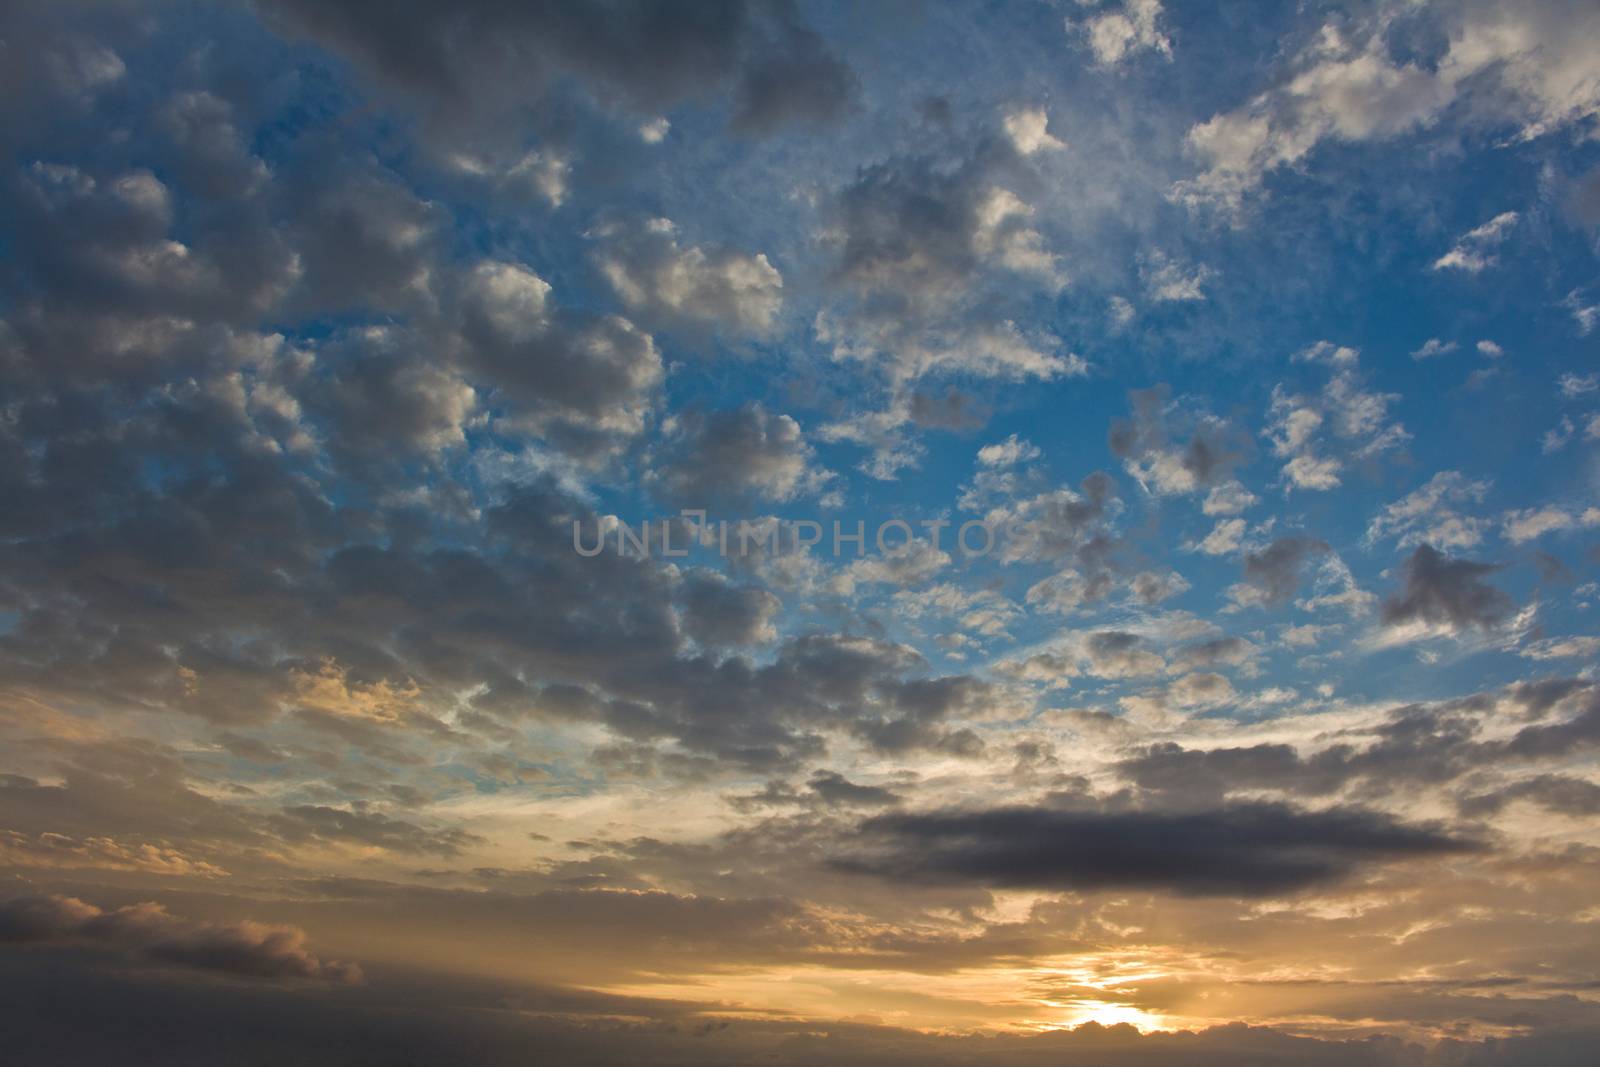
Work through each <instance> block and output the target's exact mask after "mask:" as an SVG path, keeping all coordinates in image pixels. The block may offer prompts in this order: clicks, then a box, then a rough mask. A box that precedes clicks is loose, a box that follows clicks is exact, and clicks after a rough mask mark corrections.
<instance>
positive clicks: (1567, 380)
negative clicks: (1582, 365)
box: [1556, 373, 1600, 400]
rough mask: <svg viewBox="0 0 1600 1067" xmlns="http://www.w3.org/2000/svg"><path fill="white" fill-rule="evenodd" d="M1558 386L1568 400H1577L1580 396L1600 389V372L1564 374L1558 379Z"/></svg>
mask: <svg viewBox="0 0 1600 1067" xmlns="http://www.w3.org/2000/svg"><path fill="white" fill-rule="evenodd" d="M1556 387H1557V388H1558V389H1560V390H1561V395H1562V396H1564V397H1566V398H1567V399H1568V400H1576V399H1577V398H1578V397H1580V396H1587V395H1588V394H1590V393H1593V392H1595V391H1596V390H1600V374H1584V375H1578V374H1572V373H1567V374H1563V375H1562V376H1561V377H1560V378H1558V379H1556Z"/></svg>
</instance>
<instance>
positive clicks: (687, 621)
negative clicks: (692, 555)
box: [683, 568, 783, 648]
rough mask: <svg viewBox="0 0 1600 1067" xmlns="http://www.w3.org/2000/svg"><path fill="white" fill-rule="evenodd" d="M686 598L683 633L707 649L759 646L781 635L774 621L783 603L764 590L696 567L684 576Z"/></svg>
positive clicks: (684, 595)
mask: <svg viewBox="0 0 1600 1067" xmlns="http://www.w3.org/2000/svg"><path fill="white" fill-rule="evenodd" d="M683 598H684V599H683V603H684V609H683V628H684V632H685V633H687V634H688V635H689V636H690V637H692V638H694V639H695V640H696V641H697V642H699V643H700V644H701V645H704V646H705V647H707V648H737V647H743V646H748V645H759V644H764V643H766V642H768V641H771V640H773V639H775V638H776V637H777V636H778V633H777V630H776V629H774V627H773V625H772V620H773V619H774V618H775V617H776V616H777V614H778V611H779V609H781V608H782V607H783V604H782V602H781V601H780V600H779V599H778V598H777V597H775V596H773V595H772V594H771V593H769V592H767V591H766V590H765V589H758V588H753V587H750V586H737V585H734V584H732V583H731V582H729V581H728V580H727V579H726V578H724V577H722V576H721V575H719V574H717V573H716V572H714V571H708V570H705V569H704V568H695V569H694V570H692V571H690V572H689V574H688V576H687V577H686V578H685V579H684V594H683Z"/></svg>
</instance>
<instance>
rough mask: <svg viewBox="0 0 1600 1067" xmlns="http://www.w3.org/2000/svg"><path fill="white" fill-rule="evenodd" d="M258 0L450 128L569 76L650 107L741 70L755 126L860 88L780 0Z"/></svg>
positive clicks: (740, 91)
mask: <svg viewBox="0 0 1600 1067" xmlns="http://www.w3.org/2000/svg"><path fill="white" fill-rule="evenodd" d="M256 6H257V7H258V8H259V9H260V10H261V11H262V12H263V13H264V14H265V15H266V16H267V17H268V19H269V21H271V22H272V23H273V24H275V25H278V26H280V27H282V28H283V29H285V30H286V31H288V32H289V33H291V34H294V35H303V36H305V37H307V38H310V39H311V40H314V41H316V42H318V43H319V44H322V45H324V46H325V47H327V48H329V49H331V50H332V51H334V52H336V53H338V54H340V55H343V56H345V57H346V58H348V59H349V60H350V61H351V62H352V63H353V64H355V66H356V67H357V68H358V69H360V70H361V71H362V72H363V73H365V74H367V75H368V76H370V77H372V78H374V79H376V80H377V82H378V83H379V84H380V85H382V86H383V87H385V88H386V89H388V90H391V91H393V92H395V93H397V94H398V95H399V96H400V97H401V98H402V99H404V100H406V101H409V102H411V103H412V104H414V105H415V106H417V107H419V108H420V109H421V111H422V114H423V116H424V117H425V118H426V119H428V120H429V121H430V125H431V126H432V128H434V129H435V130H436V131H439V132H452V131H450V127H451V126H452V125H454V126H458V127H459V126H461V125H465V126H467V127H468V128H469V129H472V130H473V131H474V132H478V133H486V132H488V131H489V130H490V128H491V127H492V126H493V125H494V124H495V123H496V122H506V121H515V120H516V119H517V118H518V117H522V116H526V115H527V114H528V112H530V111H531V110H533V109H534V108H536V107H537V106H538V105H539V104H540V103H541V102H542V98H543V97H544V96H545V95H546V94H547V93H549V92H550V91H551V90H552V89H553V88H554V87H555V86H556V84H557V82H558V81H559V80H560V79H563V78H571V79H575V80H576V81H577V82H578V83H579V84H581V85H582V86H584V88H585V89H587V90H588V92H589V93H590V94H591V95H592V96H593V97H594V98H595V99H597V100H598V101H600V102H601V103H602V104H607V105H622V106H625V107H627V108H630V109H632V110H634V111H636V112H640V113H644V114H660V113H661V112H662V111H663V110H664V109H666V108H669V107H671V106H672V105H673V104H675V103H677V102H679V101H681V100H684V99H686V98H691V97H696V96H702V95H705V94H708V93H711V92H715V91H719V90H722V89H724V88H726V87H727V86H728V85H729V83H730V82H731V83H733V85H734V116H733V120H734V124H735V127H736V128H738V129H740V130H746V131H750V132H757V133H764V132H768V131H770V130H773V129H775V128H778V127H780V126H783V125H785V124H787V123H789V122H793V121H806V122H827V121H831V120H833V119H836V118H838V117H840V116H841V115H842V114H843V113H844V112H845V110H847V109H848V107H849V106H850V104H851V101H852V100H853V98H854V95H855V92H856V82H855V76H854V74H853V73H852V72H851V71H850V69H849V67H848V66H846V65H845V64H844V63H843V62H842V61H841V60H839V59H838V58H837V57H836V56H834V55H833V53H832V52H831V51H830V50H829V49H828V48H827V46H826V45H825V44H824V43H823V42H822V41H821V40H820V39H819V38H818V37H817V36H816V34H815V33H814V32H812V31H811V30H810V29H808V28H807V27H806V26H805V25H804V24H803V23H802V22H801V20H800V18H799V15H798V13H797V12H796V10H795V9H794V7H793V6H791V5H790V4H788V3H784V2H782V0H773V2H769V3H759V2H758V3H747V2H744V0H713V2H710V3H704V4H694V5H690V6H687V7H678V6H672V7H666V6H662V5H659V4H652V3H648V2H641V0H584V2H581V3H559V2H550V0H534V2H530V3H521V4H505V3H499V2H496V0H473V2H470V3H464V4H456V5H452V6H451V7H450V8H449V9H441V8H439V7H437V6H435V5H432V4H428V3H424V2H410V0H407V2H405V3H402V4H399V5H387V4H375V3H369V2H364V0H338V2H335V3H314V2H308V0H259V2H258V3H257V5H256ZM455 132H458V131H455Z"/></svg>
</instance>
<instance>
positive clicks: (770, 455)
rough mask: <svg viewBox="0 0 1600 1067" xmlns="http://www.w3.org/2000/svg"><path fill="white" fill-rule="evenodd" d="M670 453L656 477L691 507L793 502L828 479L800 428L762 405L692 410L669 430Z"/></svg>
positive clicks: (662, 484)
mask: <svg viewBox="0 0 1600 1067" xmlns="http://www.w3.org/2000/svg"><path fill="white" fill-rule="evenodd" d="M666 430H667V441H668V448H667V453H666V455H664V456H663V457H662V460H661V462H660V463H659V464H658V465H657V466H656V469H655V470H654V472H653V477H655V478H656V479H658V481H659V483H660V485H661V486H662V487H663V488H664V489H665V490H666V491H667V492H668V493H669V494H671V496H673V497H674V498H675V499H677V500H679V501H681V502H682V503H684V504H685V506H688V507H710V506H712V505H715V504H717V503H719V502H725V501H729V500H738V499H740V498H745V497H751V498H756V499H760V500H771V501H784V500H792V499H794V498H795V497H796V496H799V495H801V494H804V493H810V492H814V491H816V490H817V489H818V488H819V487H820V486H821V484H822V482H823V481H825V480H826V477H827V475H826V473H825V472H823V471H821V470H819V469H817V468H816V467H815V466H814V465H813V451H812V448H811V446H810V445H809V444H807V443H806V440H805V435H804V434H803V433H802V432H801V429H800V424H799V423H798V422H796V421H795V420H794V419H792V418H790V417H789V416H788V415H777V414H773V413H771V412H768V411H767V410H766V408H764V407H762V406H761V405H760V404H758V403H754V402H751V403H748V404H744V405H742V406H740V407H737V408H732V409H728V410H721V411H700V410H695V409H691V410H688V411H685V412H682V413H681V414H679V415H677V416H675V417H674V419H673V421H672V422H671V423H670V424H669V425H668V426H667V427H666Z"/></svg>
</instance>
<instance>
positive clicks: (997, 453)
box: [978, 434, 1042, 467]
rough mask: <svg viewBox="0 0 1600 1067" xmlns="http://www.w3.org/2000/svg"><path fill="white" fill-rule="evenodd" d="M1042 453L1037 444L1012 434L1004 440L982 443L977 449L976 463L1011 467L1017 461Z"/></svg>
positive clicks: (1027, 459)
mask: <svg viewBox="0 0 1600 1067" xmlns="http://www.w3.org/2000/svg"><path fill="white" fill-rule="evenodd" d="M1040 455H1042V453H1041V452H1040V451H1039V448H1038V446H1037V445H1033V444H1029V443H1028V442H1027V441H1024V440H1022V439H1020V438H1019V437H1017V435H1016V434H1012V435H1011V436H1010V437H1008V438H1006V439H1005V440H1004V441H1000V442H998V443H996V444H992V445H984V446H983V447H982V448H980V449H978V464H979V465H980V466H984V467H1013V466H1015V465H1017V464H1018V463H1026V462H1027V461H1029V460H1033V459H1038V458H1039V456H1040Z"/></svg>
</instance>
